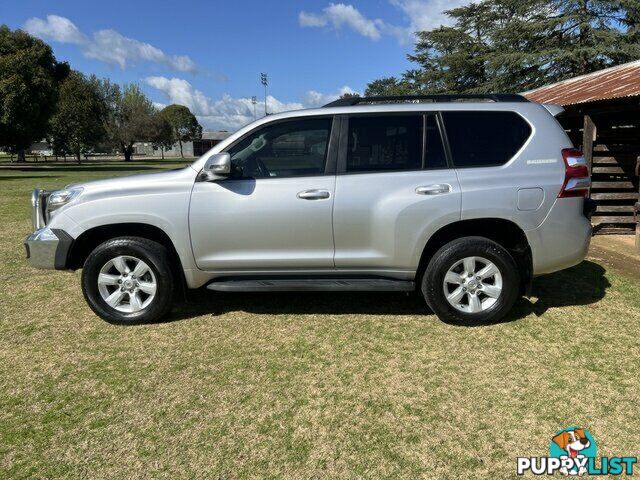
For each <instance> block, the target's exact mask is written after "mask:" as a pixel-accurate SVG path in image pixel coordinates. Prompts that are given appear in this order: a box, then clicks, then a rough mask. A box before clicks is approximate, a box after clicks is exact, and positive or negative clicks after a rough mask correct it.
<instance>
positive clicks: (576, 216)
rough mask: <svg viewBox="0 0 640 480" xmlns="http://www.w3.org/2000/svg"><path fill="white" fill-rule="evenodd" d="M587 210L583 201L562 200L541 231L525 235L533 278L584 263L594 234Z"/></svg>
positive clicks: (556, 204) (552, 211) (552, 209)
mask: <svg viewBox="0 0 640 480" xmlns="http://www.w3.org/2000/svg"><path fill="white" fill-rule="evenodd" d="M590 208H591V205H589V206H587V209H590ZM584 209H585V205H584V199H583V198H560V199H558V200H556V203H555V204H554V206H553V207H552V208H551V211H550V212H549V214H548V215H547V218H546V219H545V220H544V222H542V224H541V225H540V226H539V227H538V228H535V229H533V230H529V231H527V232H525V233H526V235H527V240H528V241H529V245H530V246H531V254H532V257H533V274H534V275H543V274H546V273H551V272H556V271H558V270H563V269H565V268H569V267H573V266H574V265H577V264H578V263H580V262H582V260H584V258H585V257H586V256H587V252H588V251H589V244H590V243H591V231H592V227H591V221H590V220H589V219H588V218H587V216H585V214H587V213H590V212H585V211H584Z"/></svg>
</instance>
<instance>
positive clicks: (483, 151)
mask: <svg viewBox="0 0 640 480" xmlns="http://www.w3.org/2000/svg"><path fill="white" fill-rule="evenodd" d="M442 117H443V119H444V125H445V130H446V132H447V137H448V140H449V146H450V149H451V156H452V159H453V164H454V166H455V167H458V168H464V167H491V166H497V165H504V164H505V163H507V162H508V161H509V160H510V159H511V158H513V156H514V155H515V154H516V153H517V152H518V150H520V148H522V146H523V145H524V144H525V142H526V141H527V139H528V138H529V136H530V135H531V127H530V126H529V124H528V123H527V122H526V121H525V120H524V118H522V117H521V116H520V115H518V114H517V113H515V112H477V111H474V112H471V111H470V112H442Z"/></svg>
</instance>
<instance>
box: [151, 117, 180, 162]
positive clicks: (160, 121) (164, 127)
mask: <svg viewBox="0 0 640 480" xmlns="http://www.w3.org/2000/svg"><path fill="white" fill-rule="evenodd" d="M152 123H153V127H152V132H151V138H150V140H151V143H152V144H153V148H159V149H160V151H161V152H162V159H163V160H164V151H165V150H166V149H168V148H171V147H172V146H173V144H174V143H176V140H175V138H174V136H173V128H172V127H171V124H170V123H169V122H168V121H167V119H166V118H165V117H164V116H162V115H161V114H160V112H156V113H155V114H154V116H153V121H152Z"/></svg>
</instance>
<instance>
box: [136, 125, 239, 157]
mask: <svg viewBox="0 0 640 480" xmlns="http://www.w3.org/2000/svg"><path fill="white" fill-rule="evenodd" d="M229 135H231V133H230V132H227V131H224V130H222V131H217V132H210V131H205V132H202V138H201V139H200V140H195V141H193V142H182V153H183V154H184V156H185V157H199V156H201V155H204V154H205V153H206V152H207V151H208V150H210V149H211V148H212V147H214V146H216V145H217V144H218V143H220V142H221V141H222V140H224V139H225V138H227V137H228V136H229ZM133 149H134V151H133V153H134V155H148V156H154V157H159V156H161V155H162V152H161V151H160V149H159V148H153V144H151V143H150V142H137V143H134V144H133ZM164 156H165V157H179V156H180V144H178V143H175V144H174V145H173V146H172V147H171V148H168V149H165V151H164Z"/></svg>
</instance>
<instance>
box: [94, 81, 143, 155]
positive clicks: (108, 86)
mask: <svg viewBox="0 0 640 480" xmlns="http://www.w3.org/2000/svg"><path fill="white" fill-rule="evenodd" d="M101 92H102V97H103V99H104V102H105V103H106V105H107V112H106V130H107V134H108V136H109V138H110V140H111V142H112V144H113V145H114V146H115V147H116V148H118V149H119V150H120V151H121V152H122V154H123V155H124V159H125V161H129V160H131V157H132V155H133V144H134V143H135V142H144V141H151V138H152V136H153V131H154V115H155V112H156V109H155V108H154V106H153V104H152V103H151V100H149V99H148V98H147V96H146V95H145V94H144V93H143V92H142V90H140V87H138V85H135V84H129V85H125V86H124V88H123V89H122V90H121V89H120V88H119V87H118V86H117V85H114V84H112V83H111V82H109V81H108V80H103V81H102V82H101Z"/></svg>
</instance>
